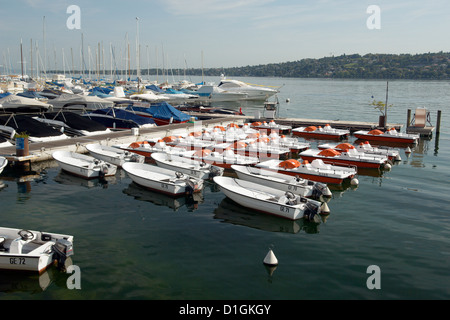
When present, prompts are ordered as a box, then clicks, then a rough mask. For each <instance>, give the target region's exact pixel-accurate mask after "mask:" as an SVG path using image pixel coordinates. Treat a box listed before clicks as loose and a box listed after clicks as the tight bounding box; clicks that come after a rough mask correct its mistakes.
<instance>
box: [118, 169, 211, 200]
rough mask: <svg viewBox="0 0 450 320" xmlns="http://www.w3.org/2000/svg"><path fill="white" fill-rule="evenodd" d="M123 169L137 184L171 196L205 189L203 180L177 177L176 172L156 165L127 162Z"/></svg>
mask: <svg viewBox="0 0 450 320" xmlns="http://www.w3.org/2000/svg"><path fill="white" fill-rule="evenodd" d="M122 168H123V169H124V170H125V172H126V173H127V174H128V176H129V177H130V179H131V180H133V182H135V183H136V184H138V185H140V186H142V187H145V188H147V189H150V190H154V191H157V192H161V193H164V194H167V195H170V196H181V195H186V194H189V193H190V192H200V191H201V190H202V189H203V180H201V179H196V178H193V177H190V176H186V175H184V176H182V177H177V172H176V171H173V170H168V169H164V168H160V167H156V166H154V165H150V164H145V163H133V162H126V163H124V165H123V167H122ZM189 181H190V182H189ZM190 188H191V189H190Z"/></svg>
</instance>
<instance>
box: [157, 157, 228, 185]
mask: <svg viewBox="0 0 450 320" xmlns="http://www.w3.org/2000/svg"><path fill="white" fill-rule="evenodd" d="M151 157H152V159H153V160H155V162H156V165H157V166H159V167H161V168H165V169H170V170H175V171H178V172H181V173H184V174H187V175H190V176H192V177H195V178H199V179H209V178H212V177H215V176H221V175H222V174H223V171H224V169H223V168H220V167H217V166H214V165H211V164H208V163H205V162H202V161H197V160H193V159H189V158H186V157H183V156H179V155H171V154H168V153H163V152H156V153H152V155H151Z"/></svg>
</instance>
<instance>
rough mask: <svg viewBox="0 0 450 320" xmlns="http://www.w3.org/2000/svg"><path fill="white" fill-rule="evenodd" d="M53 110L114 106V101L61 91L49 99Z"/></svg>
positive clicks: (86, 109)
mask: <svg viewBox="0 0 450 320" xmlns="http://www.w3.org/2000/svg"><path fill="white" fill-rule="evenodd" d="M49 102H50V103H51V104H52V106H53V110H56V111H57V110H60V109H64V110H72V111H93V110H97V109H105V108H106V109H107V108H111V107H113V106H114V102H112V101H109V100H105V99H102V98H99V97H96V96H87V95H83V94H70V93H63V94H61V95H59V96H58V97H56V98H54V99H52V100H50V101H49Z"/></svg>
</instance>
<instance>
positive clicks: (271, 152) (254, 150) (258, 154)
mask: <svg viewBox="0 0 450 320" xmlns="http://www.w3.org/2000/svg"><path fill="white" fill-rule="evenodd" d="M267 142H268V141H265V140H262V139H256V140H242V141H236V142H234V143H221V144H217V145H214V151H217V152H225V151H227V150H231V151H233V152H234V153H236V154H239V155H244V156H247V157H255V158H259V159H260V160H263V159H280V158H283V157H287V156H288V154H289V153H290V149H289V148H280V147H279V146H272V145H270V144H268V143H267Z"/></svg>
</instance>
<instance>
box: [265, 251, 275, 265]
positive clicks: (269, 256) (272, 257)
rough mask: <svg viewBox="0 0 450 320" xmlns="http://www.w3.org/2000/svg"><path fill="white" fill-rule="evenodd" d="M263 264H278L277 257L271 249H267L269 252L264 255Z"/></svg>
mask: <svg viewBox="0 0 450 320" xmlns="http://www.w3.org/2000/svg"><path fill="white" fill-rule="evenodd" d="M264 264H265V265H267V266H277V265H278V259H277V257H275V254H274V253H273V251H272V249H269V252H267V255H266V257H265V258H264Z"/></svg>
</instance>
